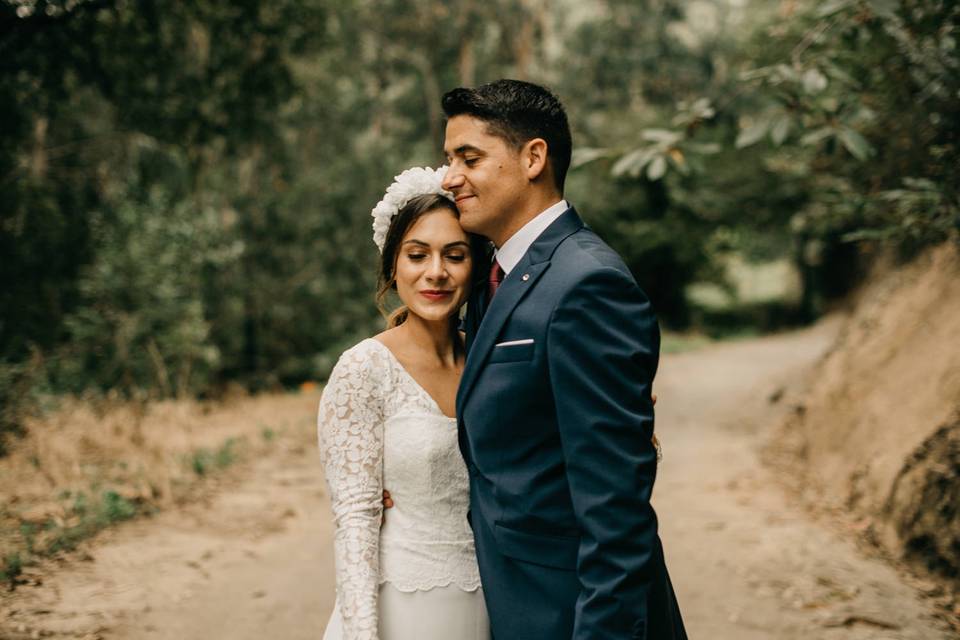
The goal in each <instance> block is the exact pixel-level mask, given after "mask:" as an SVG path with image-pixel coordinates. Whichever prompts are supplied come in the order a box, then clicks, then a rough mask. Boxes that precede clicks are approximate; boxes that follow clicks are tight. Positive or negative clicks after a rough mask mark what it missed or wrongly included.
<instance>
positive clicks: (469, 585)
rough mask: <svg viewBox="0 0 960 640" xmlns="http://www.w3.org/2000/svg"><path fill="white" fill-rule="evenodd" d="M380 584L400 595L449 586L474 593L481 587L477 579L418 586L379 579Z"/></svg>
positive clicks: (438, 581) (436, 582) (420, 584)
mask: <svg viewBox="0 0 960 640" xmlns="http://www.w3.org/2000/svg"><path fill="white" fill-rule="evenodd" d="M380 584H381V585H384V584H389V585H390V586H391V587H393V588H394V589H396V590H397V591H399V592H401V593H416V592H417V591H430V590H431V589H439V588H443V587H449V586H455V587H457V588H458V589H460V590H461V591H467V592H474V591H476V590H477V589H479V588H480V587H481V584H480V579H479V578H477V579H476V580H466V581H462V582H461V581H459V580H455V579H453V578H451V579H449V580H444V581H440V580H437V581H435V582H430V583H419V584H411V583H404V582H397V581H395V580H389V579H381V580H380Z"/></svg>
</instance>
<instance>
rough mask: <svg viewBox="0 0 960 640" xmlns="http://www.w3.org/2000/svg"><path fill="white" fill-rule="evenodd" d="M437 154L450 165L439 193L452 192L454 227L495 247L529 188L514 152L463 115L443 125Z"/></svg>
mask: <svg viewBox="0 0 960 640" xmlns="http://www.w3.org/2000/svg"><path fill="white" fill-rule="evenodd" d="M443 149H444V152H445V153H446V155H447V161H448V162H449V164H450V168H449V170H448V171H447V175H446V177H445V178H444V181H443V187H444V188H445V189H447V190H448V191H451V192H453V195H454V198H455V200H456V203H457V209H459V210H460V224H461V225H463V228H464V229H466V230H467V231H470V232H473V233H477V234H480V235H482V236H486V237H487V238H489V239H490V240H492V241H493V243H494V244H496V245H497V246H501V245H502V244H503V242H504V241H505V240H506V239H507V238H505V237H503V236H504V234H505V232H506V231H507V230H508V229H510V227H511V225H510V218H511V216H513V215H516V213H517V211H518V208H519V205H520V203H521V202H522V197H523V190H524V189H525V188H526V187H527V186H528V184H529V181H528V180H527V177H526V173H525V172H524V170H523V167H522V163H521V158H520V152H519V151H518V150H517V149H515V148H514V147H513V146H512V145H510V144H509V143H508V142H507V141H506V140H504V139H503V138H501V137H499V136H495V135H492V134H490V133H489V132H488V129H487V124H486V123H485V122H484V121H482V120H479V119H477V118H474V117H472V116H467V115H460V116H454V117H452V118H450V120H448V121H447V134H446V140H445V141H444V145H443Z"/></svg>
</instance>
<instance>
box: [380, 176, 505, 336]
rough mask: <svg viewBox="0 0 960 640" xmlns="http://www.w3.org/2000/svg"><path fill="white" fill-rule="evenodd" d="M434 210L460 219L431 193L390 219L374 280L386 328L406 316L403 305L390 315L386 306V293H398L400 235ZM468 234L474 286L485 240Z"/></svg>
mask: <svg viewBox="0 0 960 640" xmlns="http://www.w3.org/2000/svg"><path fill="white" fill-rule="evenodd" d="M437 209H447V210H448V211H450V212H451V213H452V214H453V215H454V216H456V218H457V219H458V220H459V219H460V212H459V211H457V207H456V205H454V204H453V203H452V202H450V200H449V199H448V198H445V197H443V196H441V195H437V194H433V193H430V194H425V195H422V196H417V197H415V198H411V199H410V201H409V202H407V204H405V205H404V206H403V207H401V208H400V210H399V211H398V212H397V214H396V215H395V216H393V218H392V219H391V220H390V228H389V229H388V230H387V238H386V240H385V241H384V243H383V253H381V254H380V270H379V273H378V277H377V307H378V308H379V309H380V313H382V314H383V315H384V317H385V318H386V319H387V328H388V329H392V328H393V327H397V326H399V325H401V324H403V321H404V320H406V319H407V314H408V310H407V307H406V306H405V305H401V306H400V307H398V308H397V309H394V310H393V311H392V312H389V313H388V312H387V310H386V306H385V300H386V297H387V294H388V293H389V292H390V291H396V290H397V281H396V269H397V257H398V253H399V251H400V243H401V242H402V241H403V236H405V235H406V234H407V231H409V230H410V227H412V226H413V224H414V223H415V222H416V221H417V220H419V219H420V218H421V217H423V216H424V215H425V214H427V213H430V212H431V211H436V210H437ZM467 235H468V236H469V237H470V252H471V254H472V255H471V258H472V261H471V263H472V265H473V277H472V280H473V286H477V281H478V276H479V278H480V280H482V279H483V274H484V261H485V257H486V253H487V252H486V250H485V247H486V241H484V240H483V239H482V238H481V237H480V236H476V235H473V234H472V233H471V234H467ZM456 320H457V317H456V316H453V318H451V322H456Z"/></svg>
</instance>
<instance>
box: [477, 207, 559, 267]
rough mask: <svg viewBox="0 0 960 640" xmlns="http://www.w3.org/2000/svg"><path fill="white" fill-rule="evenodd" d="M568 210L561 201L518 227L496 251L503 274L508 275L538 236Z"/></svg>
mask: <svg viewBox="0 0 960 640" xmlns="http://www.w3.org/2000/svg"><path fill="white" fill-rule="evenodd" d="M569 208H570V205H569V204H567V201H566V200H561V201H560V202H558V203H556V204H555V205H552V206H550V207H548V208H547V209H546V210H544V211H541V212H540V213H538V214H537V215H536V216H535V217H534V218H533V219H532V220H530V221H529V222H528V223H527V224H525V225H523V226H522V227H520V230H519V231H517V232H516V233H515V234H513V235H512V236H510V238H509V239H508V240H507V241H506V242H504V243H503V246H502V247H500V248H499V249H497V253H496V254H495V255H496V259H497V262H498V263H499V264H500V268H501V269H503V273H504V274H508V273H510V272H511V271H512V270H513V268H514V267H515V266H517V264H518V263H519V262H520V259H521V258H523V255H524V254H525V253H526V252H527V249H529V248H530V245H532V244H533V242H534V240H536V239H537V238H539V237H540V234H541V233H543V232H544V231H545V230H546V228H547V227H549V226H550V223H552V222H553V221H554V220H556V219H557V218H559V217H560V215H561V214H562V213H563V212H564V211H566V210H567V209H569Z"/></svg>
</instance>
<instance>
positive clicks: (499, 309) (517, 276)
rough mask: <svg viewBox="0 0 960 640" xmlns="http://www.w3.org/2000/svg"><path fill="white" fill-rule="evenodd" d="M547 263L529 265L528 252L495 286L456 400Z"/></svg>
mask: <svg viewBox="0 0 960 640" xmlns="http://www.w3.org/2000/svg"><path fill="white" fill-rule="evenodd" d="M548 266H550V262H549V261H547V262H541V263H540V264H536V265H531V264H530V258H529V254H528V255H526V256H524V257H523V259H522V260H520V263H519V264H517V266H516V267H515V268H514V269H513V270H512V271H511V272H510V275H509V276H507V277H506V278H504V280H503V283H501V285H500V288H499V289H498V290H497V295H495V296H494V297H493V300H492V301H491V302H490V304H489V306H488V307H487V311H486V313H485V314H484V316H483V320H482V321H481V322H480V327H479V329H477V335H476V336H475V337H474V339H473V343H472V344H471V345H470V351H469V352H468V353H467V363H466V366H465V367H464V370H463V378H461V380H460V388H459V389H458V393H457V400H458V404H460V402H459V401H460V400H461V399H463V398H466V397H467V394H468V393H469V391H470V388H471V387H472V386H473V383H474V381H475V380H476V377H477V373H478V372H479V370H480V368H481V364H482V363H483V362H484V361H486V359H487V355H489V353H490V349H491V348H492V347H493V343H494V341H495V340H496V338H497V336H498V335H499V334H500V329H501V328H502V327H503V323H504V322H505V321H506V320H507V318H508V317H510V313H511V312H513V309H514V308H515V307H516V306H517V304H518V303H519V302H520V300H522V299H523V296H524V295H525V294H526V293H527V291H529V290H530V289H531V288H532V287H533V284H534V283H535V282H536V281H537V279H538V278H539V277H540V275H541V274H543V272H544V271H545V270H546V268H547V267H548Z"/></svg>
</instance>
